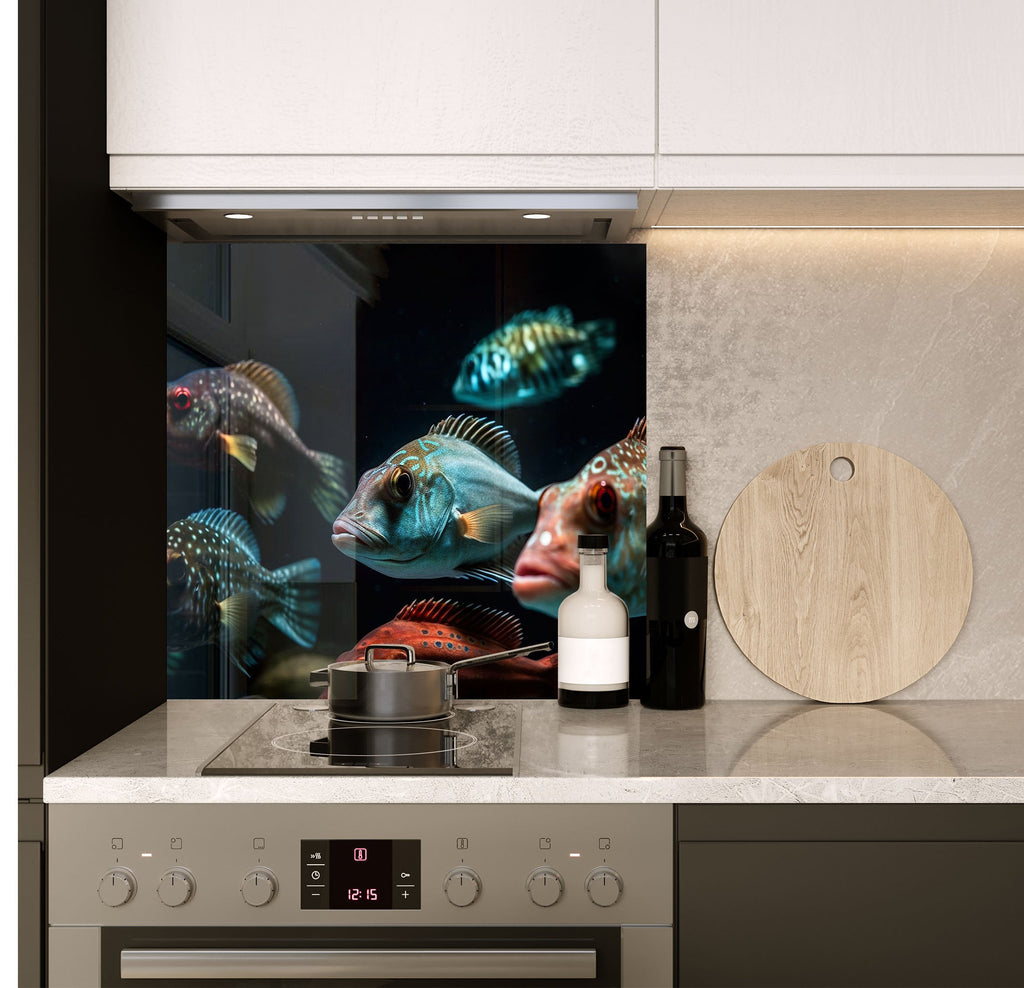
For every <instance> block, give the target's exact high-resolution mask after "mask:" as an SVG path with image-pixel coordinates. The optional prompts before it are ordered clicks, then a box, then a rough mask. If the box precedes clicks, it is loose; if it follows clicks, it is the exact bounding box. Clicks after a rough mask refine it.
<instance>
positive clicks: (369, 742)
mask: <svg viewBox="0 0 1024 988" xmlns="http://www.w3.org/2000/svg"><path fill="white" fill-rule="evenodd" d="M520 715H521V709H520V707H519V705H518V704H516V703H513V702H510V701H507V700H505V701H503V700H457V701H456V702H455V704H454V707H453V710H452V712H451V714H450V715H448V716H446V717H444V718H440V719H438V720H432V721H416V722H407V723H403V724H371V723H364V722H352V721H340V720H334V719H332V718H331V717H330V713H329V711H328V709H327V705H326V703H325V702H322V701H309V700H281V701H278V702H277V703H275V704H274V706H273V707H271V708H270V709H269V710H267V712H266V713H265V714H263V715H262V716H261V717H260V718H259V719H258V720H257V721H255V722H254V723H253V724H251V725H250V726H249V727H247V728H246V729H245V730H244V731H243V732H242V733H241V734H239V735H238V737H236V738H235V739H234V740H233V741H232V742H231V743H230V744H228V745H227V746H226V747H225V748H223V749H221V751H220V752H218V753H217V754H216V755H215V756H214V757H213V758H212V759H210V761H209V762H207V763H206V765H204V766H203V768H202V770H201V772H200V774H201V775H321V774H331V773H334V774H340V775H387V774H395V775H512V774H513V772H514V771H515V769H516V767H517V764H518V760H519V728H520V720H521V716H520Z"/></svg>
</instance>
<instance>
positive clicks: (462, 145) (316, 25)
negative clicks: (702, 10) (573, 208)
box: [107, 0, 655, 156]
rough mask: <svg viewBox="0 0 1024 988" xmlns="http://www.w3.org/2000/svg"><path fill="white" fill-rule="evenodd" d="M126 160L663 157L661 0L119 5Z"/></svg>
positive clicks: (115, 44) (112, 21)
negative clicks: (658, 141) (659, 151)
mask: <svg viewBox="0 0 1024 988" xmlns="http://www.w3.org/2000/svg"><path fill="white" fill-rule="evenodd" d="M107 11H108V127H107V130H108V133H107V138H108V151H109V152H110V153H111V154H112V155H185V156H195V155H248V156H252V155H637V154H643V155H653V153H654V141H655V95H654V75H655V64H654V63H655V46H654V31H655V5H654V0H508V2H506V0H502V2H497V0H287V2H286V0H215V2H211V0H108V4H107Z"/></svg>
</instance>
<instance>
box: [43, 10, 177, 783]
mask: <svg viewBox="0 0 1024 988" xmlns="http://www.w3.org/2000/svg"><path fill="white" fill-rule="evenodd" d="M43 9H44V15H43V17H44V22H43V23H44V42H43V111H44V127H43V193H42V195H43V216H44V218H43V253H44V262H43V300H44V301H43V341H44V343H43V380H42V382H41V385H42V393H43V435H44V443H45V449H44V465H43V485H44V486H43V505H44V510H45V520H44V523H43V528H44V534H43V539H44V548H43V559H44V576H43V580H44V628H45V632H44V638H45V641H44V654H45V672H46V691H47V705H46V752H45V756H46V764H47V769H48V770H50V771H52V770H53V769H55V768H57V767H59V766H60V765H62V764H64V763H65V762H67V761H68V760H70V759H71V758H73V757H75V756H76V755H78V754H79V753H81V752H82V751H84V750H86V749H87V748H89V747H91V746H92V745H94V744H96V743H97V742H98V741H101V740H102V739H103V738H105V737H107V736H109V735H110V734H112V733H113V732H114V731H116V730H118V729H120V728H121V727H123V726H124V725H126V724H128V723H130V722H131V721H132V720H134V719H136V718H137V717H139V716H141V715H142V714H143V713H145V712H146V711H148V710H150V709H152V708H153V707H154V706H156V705H157V704H159V703H161V702H162V701H163V699H164V697H165V693H166V688H165V671H164V661H165V641H164V639H165V614H164V610H163V604H162V603H161V600H160V594H159V590H158V589H157V588H159V585H160V583H159V581H160V571H161V569H162V567H161V566H160V550H161V543H162V542H163V541H164V525H163V514H164V509H163V502H164V489H165V486H166V481H165V473H166V466H165V450H164V444H163V442H162V439H161V437H162V432H161V421H162V419H163V404H164V397H163V388H164V386H165V381H164V327H165V309H166V289H165V278H164V245H165V242H164V237H163V234H162V233H161V232H160V231H158V230H157V229H156V228H155V227H152V226H150V225H149V224H148V223H146V222H145V221H143V220H141V219H139V218H138V217H136V216H134V215H133V214H132V213H131V210H130V209H129V207H128V206H127V204H126V203H125V202H124V201H123V200H121V199H120V198H119V197H117V196H116V195H114V194H113V193H112V192H110V190H109V188H108V184H109V180H108V164H107V156H106V146H105V142H106V64H105V63H106V5H105V3H104V2H103V0H47V2H46V3H45V5H44V8H43ZM136 585H138V586H151V587H154V588H155V589H156V591H157V592H156V593H155V594H154V595H153V596H152V599H150V598H149V597H144V596H141V595H139V594H137V593H134V592H131V588H132V587H133V586H136Z"/></svg>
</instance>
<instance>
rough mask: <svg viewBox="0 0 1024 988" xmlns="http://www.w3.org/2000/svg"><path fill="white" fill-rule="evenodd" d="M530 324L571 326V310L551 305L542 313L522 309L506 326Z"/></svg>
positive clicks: (537, 310)
mask: <svg viewBox="0 0 1024 988" xmlns="http://www.w3.org/2000/svg"><path fill="white" fill-rule="evenodd" d="M531 322H550V323H554V324H555V325H557V326H571V325H572V310H571V309H569V308H568V307H567V306H564V305H552V306H550V307H549V308H548V309H546V310H544V311H542V310H540V309H524V310H523V311H522V312H517V313H516V314H515V315H514V316H513V317H512V318H511V319H509V321H508V323H506V325H507V326H509V327H511V326H526V325H528V324H529V323H531Z"/></svg>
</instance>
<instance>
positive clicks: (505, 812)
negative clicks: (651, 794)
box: [49, 787, 673, 988]
mask: <svg viewBox="0 0 1024 988" xmlns="http://www.w3.org/2000/svg"><path fill="white" fill-rule="evenodd" d="M268 791H270V792H272V788H269V787H268ZM439 798H443V797H442V794H441V793H440V792H439ZM672 835H673V822H672V808H671V807H670V806H661V805H646V806H636V805H547V804H544V805H522V804H515V805H495V804H469V805H440V804H429V805H421V804H416V805H408V804H392V805H370V804H360V805H339V804H326V803H318V804H261V805H250V804H232V803H216V804H211V803H203V804H189V805H186V804H177V803H175V804H132V805H120V804H104V805H85V804H55V805H53V806H51V808H50V840H51V844H50V846H51V866H50V872H49V881H50V899H49V901H50V939H49V954H50V957H49V963H50V967H49V970H50V983H51V985H54V986H76V988H77V986H82V988H85V986H94V985H104V986H106V985H139V986H145V985H154V986H155V985H175V984H193V985H195V984H214V985H225V986H227V985H261V986H266V985H270V984H273V985H326V984H339V985H340V984H344V985H353V986H355V985H361V986H371V985H372V986H377V985H392V986H399V985H505V986H512V985H528V984H529V985H536V984H548V985H565V986H578V985H592V986H613V985H622V986H635V988H641V986H642V988H657V986H662V985H664V986H668V985H671V984H672V955H673V951H672V909H673V900H672V876H673V870H672V853H673V836H672Z"/></svg>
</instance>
